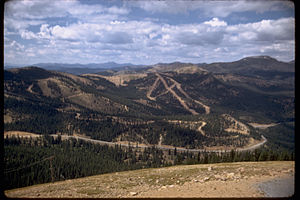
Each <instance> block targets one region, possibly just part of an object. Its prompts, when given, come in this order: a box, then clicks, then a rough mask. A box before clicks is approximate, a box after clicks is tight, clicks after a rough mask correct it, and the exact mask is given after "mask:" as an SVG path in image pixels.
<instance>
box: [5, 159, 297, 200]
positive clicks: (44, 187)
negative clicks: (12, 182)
mask: <svg viewBox="0 0 300 200" xmlns="http://www.w3.org/2000/svg"><path fill="white" fill-rule="evenodd" d="M294 170H295V162H292V161H275V162H244V163H219V164H206V165H181V166H173V167H166V168H156V169H143V170H135V171H127V172H117V173H111V174H103V175H97V176H91V177H86V178H79V179H74V180H66V181H60V182H55V183H47V184H41V185H35V186H31V187H25V188H19V189H14V190H8V191H5V194H6V195H7V196H8V197H23V198H24V197H25V198H26V197H29V198H31V197H40V198H45V197H52V198H58V197H64V198H67V197H94V198H99V197H132V196H134V197H264V196H265V195H266V194H264V192H263V191H260V190H259V188H258V184H260V183H262V182H266V181H270V180H274V179H278V178H291V177H293V176H294V173H295V172H294ZM290 184H292V183H290ZM289 187H290V188H291V187H294V185H293V184H292V185H290V186H289ZM277 190H278V188H277ZM283 192H284V191H283ZM282 194H283V193H282Z"/></svg>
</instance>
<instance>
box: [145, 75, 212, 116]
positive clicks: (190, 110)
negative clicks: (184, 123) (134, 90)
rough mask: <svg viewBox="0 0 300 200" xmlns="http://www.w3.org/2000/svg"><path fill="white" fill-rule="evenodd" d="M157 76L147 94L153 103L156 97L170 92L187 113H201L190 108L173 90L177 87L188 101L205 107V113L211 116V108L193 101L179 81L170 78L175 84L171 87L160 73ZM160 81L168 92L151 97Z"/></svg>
mask: <svg viewBox="0 0 300 200" xmlns="http://www.w3.org/2000/svg"><path fill="white" fill-rule="evenodd" d="M155 75H156V76H157V79H156V80H155V81H154V83H153V85H152V86H151V87H150V90H149V91H148V92H147V98H149V99H150V100H152V101H155V100H156V97H158V96H160V95H164V94H167V93H168V92H170V93H171V94H172V95H173V96H174V97H175V98H176V99H177V100H178V101H179V103H180V104H181V105H182V107H184V109H186V110H187V111H189V112H190V113H191V114H193V115H198V114H199V113H198V112H196V111H195V110H194V109H192V108H190V107H189V106H188V105H187V104H186V103H185V101H184V100H183V99H182V98H181V97H180V96H179V95H178V94H177V93H176V92H175V91H174V90H173V88H174V87H175V86H176V88H177V89H178V90H179V91H180V92H181V93H182V94H183V95H184V96H185V97H186V98H188V99H191V100H192V101H193V102H195V103H197V104H199V105H201V106H202V107H204V109H205V113H206V114H209V113H210V107H209V106H207V105H204V104H203V103H202V102H200V101H198V100H195V99H192V98H191V97H190V96H189V95H188V94H187V93H186V92H185V91H184V90H183V89H182V88H181V84H180V83H178V82H177V81H175V80H174V79H172V78H170V77H168V79H170V80H171V81H172V82H173V83H174V84H173V85H171V86H169V85H168V83H167V81H166V80H165V79H164V78H163V77H162V76H161V75H160V74H159V73H155ZM159 81H161V82H162V84H163V85H164V87H165V89H166V92H164V93H162V94H159V95H157V96H156V97H151V94H152V92H153V91H154V90H155V89H156V87H157V86H158V83H159Z"/></svg>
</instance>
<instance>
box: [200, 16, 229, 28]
mask: <svg viewBox="0 0 300 200" xmlns="http://www.w3.org/2000/svg"><path fill="white" fill-rule="evenodd" d="M204 24H209V25H211V26H227V23H226V22H225V21H220V20H219V19H218V18H217V17H214V18H213V19H212V20H210V21H206V22H204Z"/></svg>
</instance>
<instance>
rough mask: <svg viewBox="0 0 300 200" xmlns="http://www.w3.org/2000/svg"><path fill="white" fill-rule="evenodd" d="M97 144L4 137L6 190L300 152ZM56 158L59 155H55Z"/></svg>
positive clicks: (288, 157) (277, 157)
mask: <svg viewBox="0 0 300 200" xmlns="http://www.w3.org/2000/svg"><path fill="white" fill-rule="evenodd" d="M136 145H137V144H134V143H133V144H132V146H131V147H129V148H128V147H127V148H125V147H121V146H119V145H115V146H114V147H109V146H107V145H100V144H94V143H90V142H86V141H84V140H76V139H69V140H62V139H61V137H60V136H58V137H56V138H53V137H51V136H48V135H45V136H44V137H39V138H35V139H33V138H19V137H11V138H8V137H7V138H5V139H4V152H5V156H4V161H5V168H4V182H5V186H6V188H5V189H12V188H18V187H25V186H29V185H33V184H40V183H47V182H51V181H52V180H53V181H59V180H66V179H73V178H79V177H85V176H91V175H97V174H103V173H110V172H117V171H124V170H134V169H141V168H150V167H151V168H153V167H163V166H170V165H178V164H207V163H219V162H241V161H269V160H270V161H271V160H294V159H295V154H294V152H288V151H280V150H277V151H274V150H270V149H257V150H255V151H253V152H236V151H231V152H227V153H209V152H201V153H200V152H199V153H193V152H189V151H185V152H180V151H178V150H177V149H176V148H175V149H174V150H165V151H163V150H160V149H157V148H155V147H149V148H146V149H142V148H136ZM51 156H54V157H53V158H52V157H51Z"/></svg>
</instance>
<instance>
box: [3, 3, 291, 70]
mask: <svg viewBox="0 0 300 200" xmlns="http://www.w3.org/2000/svg"><path fill="white" fill-rule="evenodd" d="M50 2H51V3H50ZM199 2H201V4H200V3H199ZM131 4H133V5H131ZM126 5H129V6H128V7H126ZM157 5H159V6H158V7H156V6H157ZM130 6H132V7H130ZM209 6H212V7H213V8H214V9H212V8H208V9H206V8H207V7H209ZM280 6H281V7H284V5H283V4H280V2H278V1H270V2H261V1H255V2H252V3H251V2H248V1H246V2H240V1H238V2H236V1H233V2H231V1H229V2H227V1H226V2H225V1H137V2H136V1H134V2H131V1H129V2H126V1H125V3H124V5H121V6H120V5H119V7H118V6H115V5H114V6H107V5H104V4H95V5H91V4H82V3H81V2H79V1H53V2H52V1H26V2H25V1H11V2H9V4H6V5H5V18H4V29H5V38H6V41H8V40H9V41H10V42H6V43H5V56H6V57H7V58H8V57H10V58H12V57H13V55H12V54H13V52H14V50H15V53H16V55H18V56H19V57H22V56H21V55H23V57H25V56H28V57H30V59H34V58H35V59H40V60H41V61H42V59H47V60H48V62H49V60H51V59H54V60H57V59H58V58H59V59H63V61H62V62H72V63H74V62H82V61H84V62H101V61H102V60H105V61H117V62H118V61H119V62H133V63H144V64H151V63H155V62H168V61H170V62H173V61H174V60H181V61H187V62H191V61H192V62H195V61H196V62H197V59H201V60H199V61H200V62H203V61H205V62H210V61H213V60H215V59H218V58H219V59H218V60H223V59H235V58H236V59H239V58H240V57H241V55H248V54H250V55H255V54H260V53H270V55H276V56H277V58H278V57H280V56H281V57H282V55H288V57H289V58H290V57H292V56H293V55H291V54H293V52H294V50H293V48H294V45H295V44H294V39H295V38H294V33H295V19H294V18H293V17H286V18H279V19H262V20H257V21H256V22H252V23H241V22H240V24H231V23H229V22H228V21H227V19H226V20H225V19H224V18H222V17H225V16H229V15H230V14H231V13H233V12H242V11H251V10H255V11H256V12H264V11H267V10H276V9H280ZM287 6H291V4H287ZM136 7H139V8H142V9H143V10H145V11H147V12H149V13H150V14H151V13H152V14H153V13H161V12H163V11H164V12H165V13H167V14H169V15H172V16H173V15H175V14H180V13H188V12H189V11H190V10H193V11H195V10H198V11H199V13H201V14H205V15H206V16H210V17H209V18H208V19H207V17H206V18H205V21H200V20H199V21H196V22H189V23H167V22H168V21H163V20H162V19H161V18H160V16H159V15H158V16H157V17H158V18H157V20H153V18H147V19H146V18H134V16H133V15H131V14H132V13H131V12H132V11H133V10H134V9H135V8H136ZM187 15H188V14H187ZM57 19H59V20H58V21H64V20H65V21H67V23H58V22H56V21H55V20H57ZM11 35H14V36H15V35H18V36H20V38H21V39H23V40H22V41H21V40H20V41H18V40H11V39H10V36H11ZM12 41H15V42H17V43H14V44H12ZM17 44H19V46H18V45H17ZM212 52H213V53H212ZM286 57H287V56H286ZM30 59H29V58H28V59H27V61H28V60H30ZM116 59H118V60H116ZM224 61H225V60H224Z"/></svg>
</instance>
